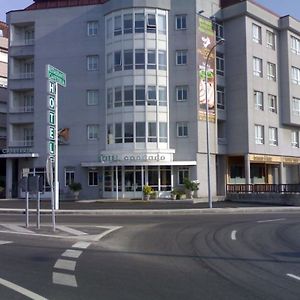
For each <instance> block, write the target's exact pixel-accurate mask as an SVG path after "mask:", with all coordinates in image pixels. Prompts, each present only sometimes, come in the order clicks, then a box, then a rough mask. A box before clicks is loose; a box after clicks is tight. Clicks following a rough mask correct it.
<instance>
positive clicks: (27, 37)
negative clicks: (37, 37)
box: [24, 28, 34, 45]
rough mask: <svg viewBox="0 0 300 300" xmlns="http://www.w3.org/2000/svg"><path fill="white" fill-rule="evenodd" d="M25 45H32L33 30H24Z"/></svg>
mask: <svg viewBox="0 0 300 300" xmlns="http://www.w3.org/2000/svg"><path fill="white" fill-rule="evenodd" d="M24 34H25V39H24V40H25V45H33V44H34V28H26V30H25V32H24Z"/></svg>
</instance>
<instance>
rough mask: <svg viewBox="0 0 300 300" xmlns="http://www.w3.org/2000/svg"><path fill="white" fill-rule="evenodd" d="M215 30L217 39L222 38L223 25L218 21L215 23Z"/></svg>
mask: <svg viewBox="0 0 300 300" xmlns="http://www.w3.org/2000/svg"><path fill="white" fill-rule="evenodd" d="M215 31H216V37H217V40H219V39H223V38H224V26H223V24H220V23H215Z"/></svg>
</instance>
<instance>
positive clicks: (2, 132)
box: [0, 22, 8, 198]
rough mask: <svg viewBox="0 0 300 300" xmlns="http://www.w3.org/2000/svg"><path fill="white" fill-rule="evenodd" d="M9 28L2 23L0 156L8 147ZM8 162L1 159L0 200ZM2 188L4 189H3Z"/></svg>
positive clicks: (0, 29)
mask: <svg viewBox="0 0 300 300" xmlns="http://www.w3.org/2000/svg"><path fill="white" fill-rule="evenodd" d="M7 61H8V26H7V25H6V23H3V22H0V154H1V153H2V149H3V148H5V147H6V113H7V106H6V104H7V98H8V93H7ZM5 170H6V160H5V158H0V198H1V197H3V196H4V191H3V189H2V188H4V187H5V173H6V171H5ZM1 187H2V188H1Z"/></svg>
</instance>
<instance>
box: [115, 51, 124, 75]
mask: <svg viewBox="0 0 300 300" xmlns="http://www.w3.org/2000/svg"><path fill="white" fill-rule="evenodd" d="M114 70H115V72H116V71H121V70H122V52H121V51H116V52H115V53H114Z"/></svg>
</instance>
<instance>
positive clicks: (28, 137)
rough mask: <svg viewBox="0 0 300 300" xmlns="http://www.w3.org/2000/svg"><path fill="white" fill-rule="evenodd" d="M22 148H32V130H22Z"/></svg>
mask: <svg viewBox="0 0 300 300" xmlns="http://www.w3.org/2000/svg"><path fill="white" fill-rule="evenodd" d="M23 137H24V146H33V138H34V135H33V128H32V127H25V128H23Z"/></svg>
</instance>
